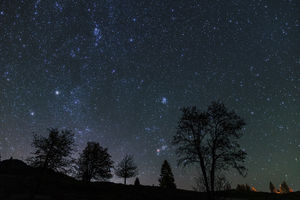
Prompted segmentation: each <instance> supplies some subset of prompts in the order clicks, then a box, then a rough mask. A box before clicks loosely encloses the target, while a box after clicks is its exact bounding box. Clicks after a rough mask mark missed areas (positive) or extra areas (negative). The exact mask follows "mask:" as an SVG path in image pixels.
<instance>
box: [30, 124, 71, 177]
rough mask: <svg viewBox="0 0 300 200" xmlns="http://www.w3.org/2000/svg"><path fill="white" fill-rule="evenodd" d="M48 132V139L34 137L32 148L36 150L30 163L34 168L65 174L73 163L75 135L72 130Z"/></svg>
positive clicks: (50, 130) (51, 129) (38, 136)
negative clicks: (71, 156)
mask: <svg viewBox="0 0 300 200" xmlns="http://www.w3.org/2000/svg"><path fill="white" fill-rule="evenodd" d="M48 131H49V134H48V137H44V136H40V135H34V138H33V142H32V146H33V147H34V149H35V150H34V151H33V152H32V154H33V156H32V157H30V158H29V159H28V161H29V163H30V165H31V166H33V167H42V168H43V169H52V170H54V171H61V172H65V171H66V168H67V167H69V165H70V163H71V162H72V159H71V158H70V155H71V153H72V151H73V145H74V138H73V137H74V134H73V133H72V131H70V130H62V131H59V130H58V129H54V128H50V129H48Z"/></svg>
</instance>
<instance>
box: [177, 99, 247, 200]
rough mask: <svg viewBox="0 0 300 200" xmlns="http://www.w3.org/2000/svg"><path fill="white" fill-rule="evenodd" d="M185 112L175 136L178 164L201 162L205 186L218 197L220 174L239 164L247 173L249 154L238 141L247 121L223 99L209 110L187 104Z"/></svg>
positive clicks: (185, 164)
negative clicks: (218, 175)
mask: <svg viewBox="0 0 300 200" xmlns="http://www.w3.org/2000/svg"><path fill="white" fill-rule="evenodd" d="M182 112H183V113H182V116H181V118H180V120H179V122H178V127H177V134H176V135H175V136H174V138H173V144H174V145H176V146H177V150H176V154H177V155H178V157H179V159H178V164H182V165H183V166H187V165H190V164H198V165H199V167H200V169H201V172H202V177H203V182H204V186H205V190H206V191H207V193H208V195H209V197H210V199H214V191H215V186H216V184H215V181H216V174H221V173H222V172H224V171H227V170H229V169H230V168H235V169H237V170H238V172H239V173H240V174H241V175H243V176H245V175H246V168H245V166H244V160H245V158H246V155H247V154H246V152H245V151H243V150H242V149H241V148H240V145H239V143H238V139H239V138H240V137H241V136H242V135H243V134H242V132H241V130H242V128H243V126H244V125H245V122H244V120H243V119H242V118H241V117H239V116H238V115H237V114H236V113H235V112H234V111H228V110H227V108H226V107H225V105H224V104H223V103H219V102H212V104H211V105H210V106H209V107H208V109H207V110H206V111H201V110H198V109H197V108H196V107H195V106H194V107H185V108H183V109H182Z"/></svg>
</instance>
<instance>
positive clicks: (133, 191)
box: [0, 161, 300, 200]
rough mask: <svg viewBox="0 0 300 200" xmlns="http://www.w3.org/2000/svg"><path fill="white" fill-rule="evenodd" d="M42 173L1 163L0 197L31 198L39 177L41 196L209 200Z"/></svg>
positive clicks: (262, 196)
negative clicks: (85, 181) (83, 181)
mask: <svg viewBox="0 0 300 200" xmlns="http://www.w3.org/2000/svg"><path fill="white" fill-rule="evenodd" d="M1 164H2V165H1ZM16 165H17V166H16ZM21 165H22V166H21ZM40 175H41V172H40V171H39V170H37V169H33V168H31V167H28V166H26V165H23V164H21V163H20V162H19V161H10V162H7V163H5V165H4V164H3V163H0V200H23V199H24V200H25V199H29V198H30V197H31V196H32V194H33V193H34V191H35V188H36V183H37V180H41V181H42V184H41V186H40V188H39V190H38V193H37V194H36V196H35V199H39V200H92V199H93V200H94V199H99V200H110V199H111V200H115V199H118V200H169V199H170V200H171V199H183V200H193V199H197V200H199V199H203V200H206V195H205V193H198V192H193V191H186V190H176V189H170V190H167V189H161V188H159V187H153V186H133V185H123V184H115V183H109V182H99V183H89V184H85V183H82V182H80V181H77V180H75V179H73V178H71V177H68V176H65V175H62V174H58V173H54V172H51V171H48V172H45V173H44V174H43V178H42V179H40V177H41V176H40ZM218 194H219V196H220V197H222V198H221V199H226V200H228V199H234V200H238V199H251V200H252V199H253V200H254V199H255V200H256V199H257V200H300V193H299V192H296V193H291V194H286V195H278V194H270V193H260V192H250V193H238V192H235V191H229V192H222V193H218Z"/></svg>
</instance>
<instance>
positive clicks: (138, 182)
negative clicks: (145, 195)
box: [134, 177, 141, 186]
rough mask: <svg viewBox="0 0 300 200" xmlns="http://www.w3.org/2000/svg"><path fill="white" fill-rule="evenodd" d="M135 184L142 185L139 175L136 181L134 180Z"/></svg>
mask: <svg viewBox="0 0 300 200" xmlns="http://www.w3.org/2000/svg"><path fill="white" fill-rule="evenodd" d="M134 185H135V186H138V185H141V183H140V179H139V178H138V177H136V179H135V181H134Z"/></svg>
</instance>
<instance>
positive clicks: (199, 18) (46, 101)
mask: <svg viewBox="0 0 300 200" xmlns="http://www.w3.org/2000/svg"><path fill="white" fill-rule="evenodd" d="M299 13H300V4H299V2H298V1H296V0H294V1H292V0H278V1H266V0H249V1H242V0H240V1H239V0H230V1H217V0H213V1H211V0H209V1H208V0H204V1H200V0H190V1H179V0H178V1H177V0H175V1H174V0H164V1H158V0H130V1H129V0H125V1H117V0H100V1H84V0H64V1H63V0H56V1H55V0H50V1H41V0H35V1H31V0H30V1H29V0H28V1H27V0H26V1H25V0H4V1H1V2H0V27H1V28H0V36H1V37H0V152H1V155H2V158H8V157H10V156H13V157H16V158H20V159H25V158H26V157H27V156H29V153H30V151H31V150H32V149H31V146H30V143H31V140H32V132H34V133H40V134H47V132H46V128H48V127H58V128H70V129H72V130H73V131H74V133H75V137H76V144H77V147H76V149H77V152H80V151H81V150H82V148H83V147H84V146H85V144H86V142H87V141H97V142H99V143H100V144H101V145H102V146H104V147H107V148H108V150H109V153H111V155H112V158H113V160H115V161H118V160H120V159H121V158H122V156H123V155H124V154H126V153H130V154H133V155H134V156H135V159H136V162H137V164H138V166H139V176H140V180H141V183H142V184H148V185H152V184H155V185H156V184H157V183H158V182H157V179H158V176H159V170H160V166H161V164H162V162H163V160H164V159H168V160H169V161H170V163H171V166H172V168H173V170H174V174H175V180H176V182H177V185H178V186H179V187H180V188H185V189H191V186H192V185H193V184H194V183H193V177H194V175H195V174H197V171H196V169H195V168H187V169H182V168H179V167H177V166H176V155H175V151H174V148H173V147H172V145H171V144H170V141H171V139H172V136H173V135H174V134H175V132H176V124H177V121H178V119H179V117H180V111H179V108H180V107H183V106H189V105H197V106H198V107H199V108H202V109H205V108H206V106H207V105H208V104H209V103H210V102H211V101H212V100H217V99H220V100H222V101H223V102H224V103H225V105H226V106H227V107H229V108H230V109H235V110H236V112H237V113H238V114H239V115H240V116H242V117H243V118H244V119H245V120H246V123H247V125H246V128H245V130H244V131H245V136H244V137H243V138H242V139H241V144H242V147H243V148H244V149H245V151H246V152H247V153H248V154H249V156H248V158H247V162H246V166H247V167H248V169H249V171H248V176H247V177H246V178H242V177H240V176H238V175H237V174H236V172H235V171H232V172H230V173H229V174H228V178H229V180H231V181H232V185H233V186H235V185H236V184H237V183H248V184H250V185H253V186H255V187H256V188H257V189H258V190H265V191H266V190H267V188H268V183H269V181H270V180H271V181H272V182H273V183H274V184H279V183H281V181H282V180H286V181H287V182H288V183H289V185H290V186H291V187H292V188H293V189H294V190H300V180H299V176H300V171H299V169H300V162H299V160H300V136H299V130H300V123H299V120H300V104H299V100H300V99H299V97H300V54H299V53H300V47H299V44H300V37H299V34H300V14H299ZM112 180H113V181H116V182H118V181H120V180H119V179H117V178H113V179H112Z"/></svg>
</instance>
